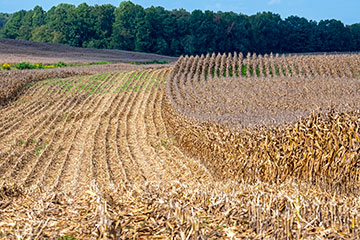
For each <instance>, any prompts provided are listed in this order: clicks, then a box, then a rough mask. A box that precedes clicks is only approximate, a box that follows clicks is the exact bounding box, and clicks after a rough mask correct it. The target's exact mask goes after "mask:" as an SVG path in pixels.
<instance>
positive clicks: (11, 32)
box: [1, 10, 26, 39]
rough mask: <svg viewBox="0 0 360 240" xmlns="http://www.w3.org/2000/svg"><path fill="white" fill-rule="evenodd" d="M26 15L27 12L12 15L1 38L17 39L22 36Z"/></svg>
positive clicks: (2, 31) (2, 30)
mask: <svg viewBox="0 0 360 240" xmlns="http://www.w3.org/2000/svg"><path fill="white" fill-rule="evenodd" d="M25 15H26V11H25V10H21V11H18V12H15V13H13V14H12V15H11V17H10V19H9V21H7V23H6V24H5V26H4V27H3V28H2V29H1V36H2V37H4V38H12V39H16V38H18V37H19V35H20V31H19V30H20V28H21V26H22V24H23V18H24V17H25Z"/></svg>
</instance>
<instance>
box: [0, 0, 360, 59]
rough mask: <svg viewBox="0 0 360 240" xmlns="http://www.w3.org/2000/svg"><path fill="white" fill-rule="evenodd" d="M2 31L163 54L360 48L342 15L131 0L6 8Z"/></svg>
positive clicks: (357, 30)
mask: <svg viewBox="0 0 360 240" xmlns="http://www.w3.org/2000/svg"><path fill="white" fill-rule="evenodd" d="M0 29H1V30H0V37H4V38H12V39H23V40H32V41H39V42H52V43H62V44H69V45H71V46H76V47H93V48H114V49H123V50H130V51H140V52H151V53H158V54H163V55H171V56H179V55H182V54H189V55H193V54H204V53H208V52H234V51H236V52H243V53H244V54H246V53H248V52H252V53H258V54H265V53H270V52H273V53H301V52H325V51H326V52H329V51H339V52H341V51H360V40H359V39H360V24H353V25H351V26H346V25H344V24H343V23H342V22H341V21H339V20H335V19H326V20H322V21H320V22H316V21H311V20H310V21H309V20H307V19H306V18H303V17H298V16H290V17H287V18H285V19H282V18H281V17H280V15H278V14H275V13H272V12H262V13H257V14H255V15H252V16H247V15H244V14H238V13H234V12H213V11H208V10H207V11H201V10H194V11H193V12H191V13H190V12H188V11H186V10H184V9H175V10H171V11H170V10H166V9H164V8H163V7H153V6H152V7H149V8H143V7H142V6H140V5H137V4H134V3H132V2H131V1H124V2H121V3H120V5H119V6H118V7H115V6H112V5H110V4H105V5H95V6H89V5H88V4H86V3H82V4H80V5H78V6H75V5H71V4H59V5H58V6H54V7H52V8H51V9H50V10H48V11H44V10H43V9H42V7H40V6H36V7H35V8H34V9H32V10H29V11H25V10H21V11H18V12H15V13H13V14H11V15H10V14H5V13H0Z"/></svg>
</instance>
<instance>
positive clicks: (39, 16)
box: [32, 6, 46, 27]
mask: <svg viewBox="0 0 360 240" xmlns="http://www.w3.org/2000/svg"><path fill="white" fill-rule="evenodd" d="M45 18H46V12H45V11H44V10H43V9H42V7H40V6H35V7H34V9H33V15H32V26H33V27H40V26H42V25H44V24H45Z"/></svg>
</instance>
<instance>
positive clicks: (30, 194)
mask: <svg viewBox="0 0 360 240" xmlns="http://www.w3.org/2000/svg"><path fill="white" fill-rule="evenodd" d="M338 57H339V58H337V56H334V57H332V58H333V59H332V58H331V59H322V58H317V57H313V56H311V57H310V58H308V59H307V58H303V57H300V58H295V59H292V58H286V59H283V58H277V57H271V58H269V59H268V58H266V59H265V60H264V59H263V58H259V59H258V58H255V57H253V58H252V59H251V58H247V60H245V61H247V62H243V60H244V59H242V58H241V57H239V56H237V55H236V57H234V56H231V57H230V56H224V55H223V56H221V55H220V56H218V57H216V56H213V57H210V56H207V57H205V56H202V57H186V58H181V59H180V60H179V61H178V62H177V64H176V65H175V66H173V67H169V66H167V67H163V68H154V67H150V68H149V69H137V70H128V71H126V72H109V73H106V72H102V73H97V74H93V75H85V76H80V75H76V76H71V77H68V78H61V79H59V78H57V79H46V80H42V81H37V82H33V83H32V84H30V85H26V87H25V88H24V91H22V93H21V95H20V96H18V97H17V98H16V99H15V100H14V101H12V102H9V103H8V104H7V105H6V106H4V107H3V108H1V109H0V146H1V148H0V238H3V239H45V238H47V239H69V238H70V239H71V238H75V239H358V238H359V237H360V231H359V224H360V223H359V219H360V216H359V213H360V198H359V188H358V186H359V164H358V163H359V160H360V159H359V151H360V138H359V137H360V114H359V112H358V106H359V102H358V96H359V91H360V87H359V75H358V73H359V67H358V66H359V65H358V62H357V61H358V59H359V58H358V56H338ZM250 60H251V61H250ZM283 61H285V62H283ZM312 61H313V62H312ZM319 61H320V63H319V64H318V65H315V64H313V63H315V62H319ZM331 61H334V62H336V63H337V65H336V66H338V67H331V68H330V67H328V66H332V65H323V64H330V63H332V62H331ZM286 64H288V65H286ZM296 64H299V65H296ZM341 64H343V65H341ZM300 65H301V68H300ZM347 65H349V66H351V67H350V68H343V66H347ZM250 66H252V67H250ZM283 66H285V67H283ZM334 66H335V65H334ZM261 69H262V70H263V71H262V70H261ZM242 70H244V71H242ZM257 70H258V71H257ZM257 75H258V76H257ZM261 75H262V76H261ZM280 75H283V76H280ZM257 77H258V78H257ZM325 79H329V82H330V83H331V84H332V85H333V86H334V87H335V89H336V87H339V89H340V90H339V91H336V90H332V89H331V88H328V87H326V86H323V85H324V81H326V80H325ZM286 80H287V81H286ZM302 80H303V82H302ZM284 84H285V85H286V84H288V85H289V88H288V92H286V91H285V89H286V88H284ZM298 85H301V86H303V88H297V87H296V86H298ZM259 86H260V87H259ZM320 86H322V87H320ZM243 88H246V90H243ZM236 89H237V90H238V91H236ZM264 89H269V91H264ZM316 89H317V91H316ZM237 94H240V95H237ZM321 96H326V99H325V100H323V99H322V98H321ZM347 96H349V97H347ZM301 97H302V98H303V99H304V101H299V100H298V99H299V98H301ZM271 99H274V101H275V100H276V102H280V103H282V104H279V105H276V104H275V103H273V102H271ZM327 99H328V100H330V101H331V104H328V100H327ZM246 101H249V103H247V102H246ZM241 102H243V104H241ZM265 102H268V103H269V104H268V105H266V104H265ZM316 103H318V104H319V106H320V107H321V108H323V109H321V111H320V110H319V109H318V108H317V104H316ZM286 104H287V105H286ZM246 106H249V108H246ZM266 106H269V107H266ZM259 108H263V109H264V110H266V111H263V112H262V111H260V110H261V109H260V110H259ZM296 110H298V112H296ZM284 111H292V112H294V113H296V114H292V115H286V114H285V115H284ZM314 111H315V112H314ZM315 113H319V114H315ZM256 114H257V115H258V117H257V118H255V117H254V116H253V115H256ZM261 114H263V115H261ZM281 116H284V119H283V118H281ZM228 119H230V120H231V121H230V120H229V121H227V120H228ZM251 119H253V120H254V121H255V120H256V121H258V122H256V121H255V122H256V124H253V125H252V124H251V123H252V122H253V121H250V120H251ZM268 119H273V120H274V121H275V124H273V123H274V122H271V121H269V120H268ZM280 120H281V121H280ZM259 122H263V124H262V125H261V124H260V125H259ZM284 122H285V123H284ZM249 123H250V124H249Z"/></svg>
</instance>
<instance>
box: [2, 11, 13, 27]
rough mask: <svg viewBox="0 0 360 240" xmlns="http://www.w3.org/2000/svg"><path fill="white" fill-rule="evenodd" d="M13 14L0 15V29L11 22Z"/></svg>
mask: <svg viewBox="0 0 360 240" xmlns="http://www.w3.org/2000/svg"><path fill="white" fill-rule="evenodd" d="M10 16H11V14H8V13H0V29H1V28H2V27H3V26H5V24H6V23H7V21H8V20H9V18H10Z"/></svg>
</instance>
